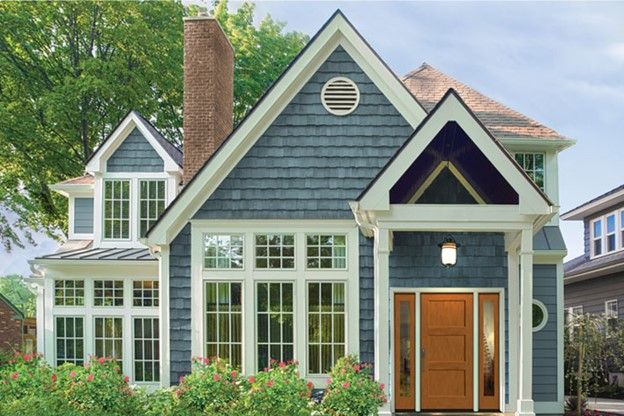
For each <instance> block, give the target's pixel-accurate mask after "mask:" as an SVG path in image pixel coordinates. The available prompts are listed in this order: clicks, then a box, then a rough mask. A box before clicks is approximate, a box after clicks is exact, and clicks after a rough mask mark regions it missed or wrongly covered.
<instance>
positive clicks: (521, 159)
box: [515, 153, 544, 191]
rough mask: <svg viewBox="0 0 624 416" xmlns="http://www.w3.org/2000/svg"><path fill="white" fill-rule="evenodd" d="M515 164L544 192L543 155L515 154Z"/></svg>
mask: <svg viewBox="0 0 624 416" xmlns="http://www.w3.org/2000/svg"><path fill="white" fill-rule="evenodd" d="M515 158H516V162H518V164H519V165H520V167H521V168H522V169H523V170H524V171H525V172H526V174H527V175H529V178H531V179H533V182H535V184H536V185H537V186H539V188H540V189H541V190H542V191H543V190H544V153H516V154H515Z"/></svg>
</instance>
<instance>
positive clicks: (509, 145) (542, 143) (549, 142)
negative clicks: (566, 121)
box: [497, 137, 576, 153]
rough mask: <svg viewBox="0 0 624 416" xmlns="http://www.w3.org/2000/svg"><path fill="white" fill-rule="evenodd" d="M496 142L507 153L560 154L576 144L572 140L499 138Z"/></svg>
mask: <svg viewBox="0 0 624 416" xmlns="http://www.w3.org/2000/svg"><path fill="white" fill-rule="evenodd" d="M497 140H498V141H499V142H500V143H501V144H502V145H503V146H505V148H506V149H507V150H508V151H509V153H513V152H519V151H533V150H541V151H546V152H547V151H554V152H561V151H563V150H565V149H567V148H568V147H571V146H574V145H575V144H576V140H574V139H552V138H530V139H527V138H526V137H500V138H497Z"/></svg>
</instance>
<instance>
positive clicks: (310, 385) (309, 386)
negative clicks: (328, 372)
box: [308, 381, 314, 389]
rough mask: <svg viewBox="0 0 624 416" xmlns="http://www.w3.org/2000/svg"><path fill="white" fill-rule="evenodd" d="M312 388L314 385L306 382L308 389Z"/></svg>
mask: <svg viewBox="0 0 624 416" xmlns="http://www.w3.org/2000/svg"><path fill="white" fill-rule="evenodd" d="M312 387H314V384H313V383H312V382H311V381H308V388H309V389H311V388H312Z"/></svg>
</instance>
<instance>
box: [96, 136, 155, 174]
mask: <svg viewBox="0 0 624 416" xmlns="http://www.w3.org/2000/svg"><path fill="white" fill-rule="evenodd" d="M106 170H107V171H108V172H162V171H164V170H165V162H164V161H163V160H162V158H161V157H160V156H159V155H158V153H157V152H156V150H154V148H153V147H152V145H151V144H149V142H148V141H147V139H146V138H145V137H143V135H142V134H141V132H140V131H139V130H138V129H137V128H136V127H135V128H134V130H132V132H130V134H129V135H128V137H126V138H125V140H124V141H123V143H121V145H119V147H118V148H117V150H115V152H114V153H113V154H112V155H111V157H109V158H108V160H107V161H106Z"/></svg>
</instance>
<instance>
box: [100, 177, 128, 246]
mask: <svg viewBox="0 0 624 416" xmlns="http://www.w3.org/2000/svg"><path fill="white" fill-rule="evenodd" d="M103 214H104V215H103V218H104V230H103V236H104V239H106V240H129V239H130V180H128V179H106V180H104V213H103Z"/></svg>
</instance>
